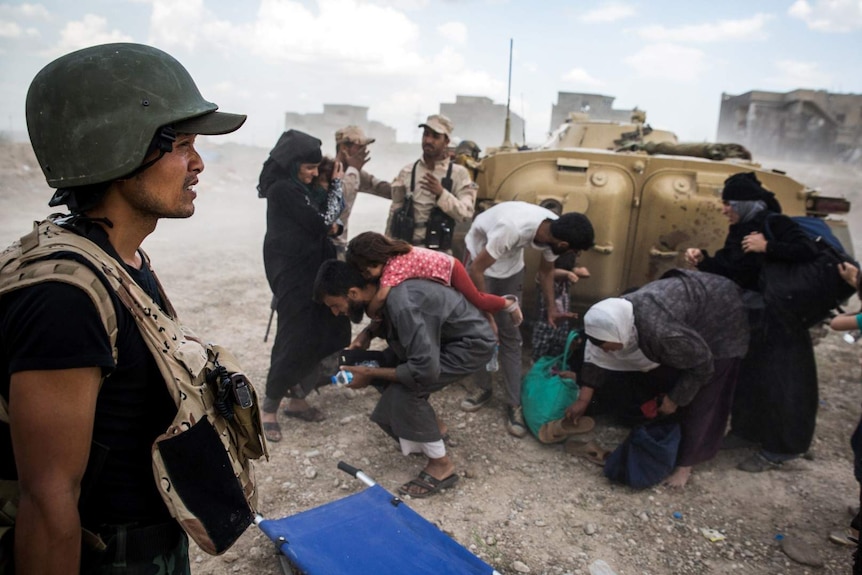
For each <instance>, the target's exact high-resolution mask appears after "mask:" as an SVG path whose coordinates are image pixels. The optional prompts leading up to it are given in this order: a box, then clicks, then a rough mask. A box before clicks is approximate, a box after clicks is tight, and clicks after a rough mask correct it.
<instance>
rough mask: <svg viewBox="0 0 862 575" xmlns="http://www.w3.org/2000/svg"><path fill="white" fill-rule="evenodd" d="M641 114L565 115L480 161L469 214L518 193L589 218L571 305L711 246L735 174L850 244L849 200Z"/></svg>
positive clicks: (529, 287)
mask: <svg viewBox="0 0 862 575" xmlns="http://www.w3.org/2000/svg"><path fill="white" fill-rule="evenodd" d="M645 116H646V115H645V114H644V113H643V112H639V111H635V113H634V114H633V117H632V121H631V122H629V123H620V122H608V121H596V120H590V119H589V117H588V116H586V115H584V114H572V115H571V116H570V118H569V120H568V121H567V122H566V123H565V124H564V125H562V126H560V128H559V129H558V130H556V131H555V132H554V133H553V134H552V135H551V137H550V139H549V140H548V142H547V143H546V144H544V145H543V146H541V147H539V148H536V149H530V150H517V149H514V148H512V147H507V146H504V147H502V148H498V149H496V150H490V153H489V155H488V156H487V157H485V158H484V159H483V160H482V163H481V166H480V167H479V171H478V175H477V183H478V185H479V197H478V199H477V213H478V212H479V211H481V210H483V209H487V208H488V207H489V206H491V205H493V204H495V203H499V202H503V201H507V200H522V201H526V202H532V203H536V204H539V205H542V206H544V207H546V208H548V209H550V210H551V211H554V212H556V213H563V212H571V211H576V212H582V213H584V214H586V215H587V216H588V217H589V218H590V220H591V221H592V223H593V226H594V228H595V230H596V245H595V247H593V248H592V249H591V250H590V251H588V252H586V253H583V254H582V255H581V258H580V259H579V265H585V266H587V267H588V268H589V270H590V272H591V274H592V277H591V278H589V279H588V280H582V281H580V282H578V284H577V286H576V287H575V289H573V290H572V293H573V300H572V303H573V307H574V311H578V312H583V311H584V310H585V309H586V308H587V307H589V306H590V305H591V304H593V303H595V302H596V301H598V300H600V299H603V298H606V297H614V296H617V295H620V294H621V293H622V292H623V291H625V290H627V289H629V288H635V287H638V286H640V285H643V284H645V283H647V282H649V281H652V280H655V279H657V278H659V277H660V276H661V275H662V274H663V273H664V272H665V271H667V270H668V269H671V268H674V267H682V266H684V265H685V264H684V253H685V250H686V248H689V247H699V248H704V249H707V250H709V251H710V252H712V253H714V251H715V250H716V249H717V248H719V247H721V246H722V245H723V243H724V238H725V236H726V235H727V229H728V222H727V219H726V218H725V217H724V216H722V214H721V190H722V188H723V183H724V180H725V179H726V178H727V177H728V176H730V175H732V174H735V173H737V172H751V171H753V172H755V173H756V174H757V177H758V179H759V180H760V181H761V182H762V183H763V185H764V186H765V187H766V188H768V189H769V190H770V191H772V192H774V193H775V195H776V198H777V199H778V201H779V202H780V203H781V205H782V207H783V209H784V213H786V214H788V215H791V216H793V215H804V214H808V215H815V216H818V217H823V218H827V219H828V221H829V223H830V225H831V226H832V227H833V230H834V231H835V233H836V235H837V236H838V237H839V238H840V239H841V241H842V243H843V244H844V245H845V246H846V247H847V248H848V249H850V248H851V247H852V242H851V241H850V237H849V230H848V228H847V224H846V222H845V221H843V220H841V219H840V218H837V217H836V215H839V214H846V213H847V212H848V211H849V209H850V203H849V202H848V201H846V200H844V199H841V198H828V197H823V196H821V195H819V194H818V193H817V192H816V191H814V190H811V189H809V188H807V187H806V186H805V185H804V184H802V183H800V182H798V181H796V180H794V179H793V178H791V177H789V176H788V175H787V174H785V173H784V172H781V171H778V170H769V169H765V168H763V167H762V166H761V165H760V164H758V163H755V162H753V161H752V160H751V156H750V154H749V153H748V151H747V150H745V148H743V147H742V146H739V145H736V144H706V143H702V144H681V143H678V142H677V138H676V136H675V135H674V134H673V133H672V132H668V131H662V130H653V129H652V128H650V126H649V125H648V124H646V123H645V119H646V118H645ZM527 251H528V252H529V251H530V250H527ZM533 251H534V250H533ZM530 256H535V251H534V253H533V254H527V257H528V261H527V271H526V275H525V280H524V284H525V285H524V300H525V301H524V308H525V311H526V312H527V313H528V315H529V316H530V317H532V316H533V315H534V308H535V305H536V302H535V295H534V294H535V282H534V278H535V272H536V269H537V265H538V260H537V259H536V258H535V257H533V258H532V259H529V257H530Z"/></svg>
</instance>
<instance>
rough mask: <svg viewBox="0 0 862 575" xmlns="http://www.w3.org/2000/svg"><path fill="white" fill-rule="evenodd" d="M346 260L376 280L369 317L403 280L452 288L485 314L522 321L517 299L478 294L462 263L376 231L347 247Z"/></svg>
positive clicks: (365, 234) (355, 239) (354, 240)
mask: <svg viewBox="0 0 862 575" xmlns="http://www.w3.org/2000/svg"><path fill="white" fill-rule="evenodd" d="M347 261H348V262H349V263H352V264H353V265H355V266H356V267H358V268H359V270H360V271H361V272H362V275H364V276H365V277H366V278H368V279H375V278H379V279H380V288H379V289H378V290H377V295H376V296H375V297H374V299H373V300H372V301H371V303H370V304H369V305H368V310H367V313H368V315H369V317H372V318H373V317H376V316H377V315H378V314H379V312H380V310H381V308H382V307H383V304H384V303H385V302H386V296H388V295H389V290H390V289H392V288H393V287H395V286H397V285H398V284H400V283H401V282H403V281H405V280H409V279H428V280H433V281H437V282H440V283H442V284H443V285H447V286H450V287H453V288H455V289H456V290H458V291H459V292H461V295H463V296H464V297H465V298H466V299H467V301H468V302H470V303H471V304H473V305H474V306H476V308H478V309H479V310H480V311H483V312H485V313H486V314H494V313H496V312H498V311H502V310H505V311H507V312H509V313H510V314H512V321H513V322H514V324H515V325H516V326H517V325H520V323H521V322H522V321H523V319H524V315H523V313H522V312H521V306H520V305H519V304H518V298H516V297H515V296H513V295H507V296H498V295H494V294H489V293H484V292H480V291H479V290H478V289H476V286H475V285H474V284H473V280H471V279H470V276H469V274H468V273H467V270H466V269H465V268H464V264H462V263H461V262H459V261H458V260H457V259H455V258H454V257H452V256H450V255H449V254H446V253H443V252H436V251H434V250H429V249H426V248H421V247H416V246H412V245H410V244H409V243H407V242H405V241H402V240H393V239H389V238H387V237H386V236H384V235H383V234H378V233H376V232H365V233H362V234H359V235H358V236H356V237H355V238H353V239H352V240H350V243H349V244H347Z"/></svg>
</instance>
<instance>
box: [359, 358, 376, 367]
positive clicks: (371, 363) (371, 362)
mask: <svg viewBox="0 0 862 575" xmlns="http://www.w3.org/2000/svg"><path fill="white" fill-rule="evenodd" d="M359 365H364V366H365V367H380V364H379V363H377V362H376V361H374V360H373V359H369V360H368V361H363V362H362V363H360V364H359Z"/></svg>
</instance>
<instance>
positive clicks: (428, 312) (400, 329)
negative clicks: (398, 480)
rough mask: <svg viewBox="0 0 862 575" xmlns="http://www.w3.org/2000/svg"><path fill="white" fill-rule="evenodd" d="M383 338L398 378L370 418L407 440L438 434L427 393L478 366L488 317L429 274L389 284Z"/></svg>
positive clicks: (489, 340) (490, 340)
mask: <svg viewBox="0 0 862 575" xmlns="http://www.w3.org/2000/svg"><path fill="white" fill-rule="evenodd" d="M384 325H385V328H386V339H387V342H388V343H389V346H390V348H391V350H392V351H393V352H395V354H396V355H397V356H398V360H399V365H398V366H397V367H396V373H397V375H398V382H397V383H393V382H388V383H386V384H385V386H384V388H383V389H382V395H381V397H380V401H379V402H378V403H377V406H376V407H375V408H374V412H373V413H372V414H371V420H372V421H374V422H375V423H377V424H378V425H380V426H381V427H382V428H383V429H384V430H385V431H387V432H388V433H390V434H392V435H394V436H395V437H400V438H403V439H408V440H411V441H416V442H422V443H428V442H432V441H437V440H439V439H441V436H440V431H439V429H438V427H437V417H436V415H435V413H434V409H433V408H432V407H431V404H430V403H428V398H429V397H430V395H431V393H432V392H435V391H439V390H440V389H443V388H444V387H446V386H447V385H448V384H450V383H452V382H453V381H455V380H457V379H460V378H461V377H463V376H465V375H468V374H470V373H473V372H475V371H478V370H480V369H483V368H484V366H485V364H486V363H487V362H488V360H489V359H490V358H491V354H492V353H493V350H494V345H495V343H496V340H495V338H494V333H493V331H492V330H491V326H490V325H489V324H488V321H487V320H486V319H485V318H484V317H483V316H482V314H481V312H480V311H479V310H477V309H476V308H475V307H473V306H472V305H471V304H469V303H468V302H467V300H466V299H464V296H462V295H461V294H460V293H459V292H458V291H456V290H454V289H453V288H450V287H446V286H444V285H441V284H439V283H437V282H433V281H429V280H420V279H415V280H408V281H405V282H403V283H402V284H400V285H398V286H396V287H394V288H392V291H390V292H389V296H388V297H387V298H386V306H385V309H384Z"/></svg>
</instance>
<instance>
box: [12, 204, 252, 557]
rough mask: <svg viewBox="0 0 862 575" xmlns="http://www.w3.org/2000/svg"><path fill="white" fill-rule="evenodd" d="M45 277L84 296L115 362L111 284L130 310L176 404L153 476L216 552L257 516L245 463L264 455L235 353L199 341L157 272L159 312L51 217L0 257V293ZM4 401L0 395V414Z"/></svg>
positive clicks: (110, 263) (182, 518) (194, 533)
mask: <svg viewBox="0 0 862 575" xmlns="http://www.w3.org/2000/svg"><path fill="white" fill-rule="evenodd" d="M57 222H58V223H59V222H60V220H57ZM141 253H142V256H143V257H144V259H145V261H146V264H147V265H148V264H149V259H148V258H147V257H146V254H143V252H141ZM70 256H72V257H76V258H78V259H68V258H69V257H70ZM79 259H80V260H81V261H79ZM83 262H86V263H83ZM153 277H156V276H155V274H154V275H153ZM45 281H60V282H65V283H69V284H72V285H76V286H77V287H79V288H80V289H82V290H83V291H84V292H85V293H87V294H88V295H89V296H90V297H91V299H92V300H93V302H94V304H95V305H96V309H98V310H99V314H100V316H101V319H102V322H103V324H104V325H105V329H106V331H107V333H108V334H109V337H110V341H111V347H112V348H113V350H114V357H115V359H116V357H117V348H116V337H117V318H116V310H115V309H114V304H113V302H112V299H111V297H110V294H109V291H108V290H109V289H110V290H112V291H113V293H114V294H116V296H117V297H118V298H119V300H120V301H121V302H122V303H123V305H124V306H125V307H126V308H127V309H128V310H129V311H130V312H131V314H132V316H133V317H134V319H135V322H136V324H137V325H138V329H139V330H140V333H141V335H142V337H143V339H144V341H145V343H146V344H147V347H148V349H149V350H150V353H151V354H152V356H153V358H154V359H155V361H156V364H157V365H158V368H159V372H160V373H161V375H162V378H163V379H164V380H165V385H166V386H167V388H168V392H169V393H170V395H171V397H172V398H173V399H174V402H175V403H176V405H177V415H176V416H175V418H174V420H173V422H172V423H171V425H170V426H169V427H168V429H166V430H165V433H163V434H162V435H161V436H159V437H158V438H156V440H155V442H154V444H153V449H152V456H153V475H154V481H155V482H156V485H157V487H158V489H159V492H160V494H161V496H162V499H163V500H164V502H165V505H166V506H167V508H168V510H169V511H170V513H171V515H172V516H173V517H174V518H175V519H176V520H177V522H178V523H179V524H180V526H181V527H182V528H183V530H184V531H185V532H186V533H187V534H188V535H189V537H191V538H192V539H193V540H194V541H195V542H196V543H197V544H198V546H200V548H201V549H203V550H204V551H206V552H207V553H210V554H214V555H215V554H220V553H223V552H224V551H226V550H227V549H228V548H229V547H230V546H231V545H232V544H233V543H234V542H235V541H236V539H237V538H239V536H240V535H241V534H242V533H243V532H244V531H245V529H246V528H247V527H248V526H249V525H251V523H252V521H253V519H254V513H255V512H256V508H257V490H256V488H255V480H254V470H253V468H252V465H251V460H252V459H258V458H260V457H262V456H266V457H267V458H268V457H269V453H268V451H267V448H266V442H265V440H264V438H263V433H262V427H263V426H262V424H261V421H260V411H259V408H258V401H257V396H256V393H255V390H254V387H253V386H252V385H251V384H250V382H248V380H247V379H246V378H245V376H244V375H243V373H242V370H241V368H240V366H239V364H238V362H237V361H236V358H234V357H233V355H231V354H230V352H228V351H227V350H225V349H224V348H222V347H221V346H218V345H216V344H204V343H203V342H202V341H201V340H200V338H198V337H197V336H196V335H195V334H194V333H193V332H192V331H191V330H189V329H188V328H186V327H185V326H183V325H182V324H181V323H180V322H179V320H177V319H176V312H175V310H174V308H173V306H172V305H171V303H170V300H168V298H167V296H166V294H165V293H164V290H163V289H162V287H161V285H160V284H158V278H156V283H157V284H158V289H159V292H160V295H161V297H162V300H163V303H164V310H162V309H160V308H159V307H158V305H156V303H155V302H154V301H153V300H152V298H151V297H150V296H149V295H148V294H147V293H146V292H145V291H144V290H143V289H142V288H141V287H140V286H138V285H137V284H136V283H135V282H134V281H133V280H132V278H131V276H129V274H128V273H127V272H126V271H125V269H124V268H123V267H122V265H120V264H119V262H117V261H116V260H114V259H113V258H112V257H111V256H110V255H108V254H107V253H105V252H104V251H103V250H102V249H101V248H99V247H98V246H97V245H96V244H94V243H93V242H91V241H90V240H88V239H86V238H84V237H82V236H79V235H78V234H75V233H74V232H71V231H68V230H66V229H64V228H62V227H60V226H59V225H58V224H57V223H55V221H53V220H52V219H50V218H49V219H48V220H45V221H43V222H41V223H37V224H36V225H35V227H34V230H33V231H32V232H31V233H29V234H27V235H26V236H24V237H23V238H21V240H20V241H19V242H16V243H15V244H13V245H12V246H10V247H9V248H7V249H6V250H5V251H4V252H3V253H2V254H0V296H2V295H3V294H5V293H9V292H11V291H14V290H16V289H20V288H22V287H26V286H30V285H35V284H37V283H40V282H45ZM0 400H2V398H0ZM6 407H7V406H6V402H5V401H0V419H3V417H2V416H3V415H7V414H6ZM5 420H6V421H8V415H7V417H6V419H5ZM4 503H5V502H4ZM13 503H14V502H13Z"/></svg>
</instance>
